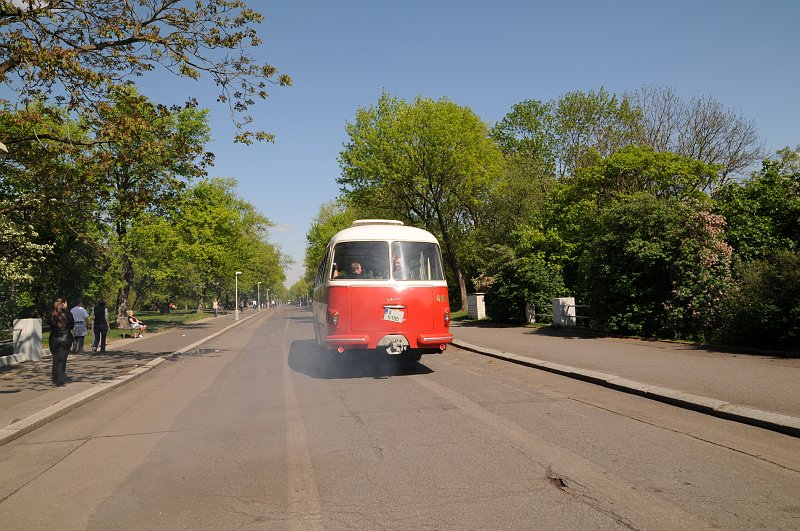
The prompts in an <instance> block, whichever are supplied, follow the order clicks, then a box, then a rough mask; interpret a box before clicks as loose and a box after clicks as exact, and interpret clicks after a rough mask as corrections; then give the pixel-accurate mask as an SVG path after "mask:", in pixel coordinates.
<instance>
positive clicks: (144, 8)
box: [0, 0, 291, 144]
mask: <svg viewBox="0 0 800 531" xmlns="http://www.w3.org/2000/svg"><path fill="white" fill-rule="evenodd" d="M263 18H264V17H263V16H262V15H261V14H259V13H258V12H256V11H254V10H253V9H250V8H248V7H247V5H246V3H245V2H244V1H241V0H197V1H194V2H188V1H185V0H154V1H146V0H135V1H129V2H115V1H103V2H98V1H95V0H73V1H72V2H69V3H65V2H59V1H55V0H44V1H41V2H39V1H27V0H26V1H22V2H20V1H11V0H2V1H0V83H3V84H5V85H6V86H7V87H9V88H10V89H11V90H12V91H13V92H15V93H17V94H19V95H20V97H21V98H22V101H23V103H25V104H27V102H28V101H29V100H31V99H36V98H47V99H50V98H52V99H53V101H55V102H57V103H59V104H63V105H64V106H65V107H67V108H68V109H70V110H78V111H79V112H81V113H83V114H93V110H92V108H93V106H94V105H95V104H96V103H97V102H101V101H104V100H106V99H107V97H106V94H107V93H108V91H111V90H114V88H115V87H117V86H118V85H119V84H120V83H123V82H125V81H126V80H129V79H133V78H135V77H138V76H141V75H143V74H144V73H146V72H148V71H151V70H154V69H155V68H156V66H161V67H163V68H164V69H166V70H167V71H169V72H171V73H173V74H175V75H178V76H182V77H186V78H190V79H198V78H200V77H202V76H203V75H208V76H210V77H211V79H212V80H213V81H214V83H215V85H216V86H217V87H219V90H220V94H219V96H218V101H220V102H224V103H227V104H228V105H229V108H230V111H231V114H232V115H238V114H241V115H242V118H241V119H238V120H235V123H236V126H237V129H238V131H239V132H238V133H237V135H236V140H237V141H239V142H244V143H251V142H252V141H253V140H265V139H266V140H271V139H272V135H270V134H267V133H264V132H253V131H248V130H246V129H244V126H246V125H248V124H249V123H250V122H251V121H252V118H251V117H250V116H249V115H247V113H248V111H249V109H250V107H251V106H252V105H253V104H254V103H255V100H256V99H259V98H260V99H264V98H266V97H267V92H266V87H267V84H268V83H269V84H277V85H281V86H283V85H290V84H291V78H290V77H289V76H287V75H286V74H280V73H279V72H278V70H277V69H276V68H275V67H273V66H271V65H269V64H266V63H260V62H258V61H256V60H255V59H254V58H253V56H252V55H251V54H250V53H249V51H250V50H251V49H252V48H254V47H257V46H259V45H260V44H261V39H260V38H259V37H258V34H257V32H256V28H255V26H256V25H257V24H259V23H260V22H261V21H262V20H263ZM28 138H30V137H25V136H23V137H16V138H8V137H6V139H5V140H4V141H5V143H6V144H13V143H16V142H19V141H22V140H26V139H28ZM40 138H41V137H40Z"/></svg>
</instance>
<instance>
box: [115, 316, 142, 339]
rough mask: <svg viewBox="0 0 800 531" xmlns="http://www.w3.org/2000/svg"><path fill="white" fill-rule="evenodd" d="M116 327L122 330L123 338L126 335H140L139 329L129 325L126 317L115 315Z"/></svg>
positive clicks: (134, 336) (133, 336)
mask: <svg viewBox="0 0 800 531" xmlns="http://www.w3.org/2000/svg"><path fill="white" fill-rule="evenodd" d="M117 328H119V329H120V330H122V337H123V338H125V337H126V336H131V337H132V338H136V337H140V336H141V335H142V331H141V330H139V329H138V328H134V327H133V326H131V323H130V322H128V318H127V317H117Z"/></svg>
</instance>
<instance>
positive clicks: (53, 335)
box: [47, 297, 75, 386]
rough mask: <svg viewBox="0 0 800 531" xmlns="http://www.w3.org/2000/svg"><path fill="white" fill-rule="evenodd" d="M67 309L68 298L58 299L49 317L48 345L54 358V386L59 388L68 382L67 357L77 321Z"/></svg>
mask: <svg viewBox="0 0 800 531" xmlns="http://www.w3.org/2000/svg"><path fill="white" fill-rule="evenodd" d="M67 308H68V306H67V298H66V297H57V298H56V300H55V302H53V308H52V309H51V310H50V314H49V315H48V317H47V321H48V324H49V325H50V338H49V339H48V342H47V343H48V346H49V347H50V354H51V355H52V357H53V370H52V379H53V385H58V386H62V385H64V384H65V383H66V381H67V356H68V355H69V349H70V347H72V341H73V337H72V329H73V328H74V327H75V320H74V319H73V318H72V313H71V312H70V311H69V310H68V309H67Z"/></svg>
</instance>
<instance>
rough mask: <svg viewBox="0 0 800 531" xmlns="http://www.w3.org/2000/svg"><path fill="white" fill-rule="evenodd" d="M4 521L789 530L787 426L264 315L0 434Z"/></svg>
mask: <svg viewBox="0 0 800 531" xmlns="http://www.w3.org/2000/svg"><path fill="white" fill-rule="evenodd" d="M0 470H2V471H3V473H2V475H0V522H2V527H3V528H4V529H32V528H46V527H47V528H56V529H133V528H135V529H205V528H209V529H212V528H213V529H231V528H236V527H242V528H246V529H353V528H356V529H376V528H389V529H396V528H397V529H400V528H402V529H418V528H440V529H540V528H552V529H587V528H591V529H611V528H634V529H677V528H686V529H703V528H710V527H721V528H737V529H738V528H744V529H747V528H749V529H765V528H798V527H800V439H798V438H794V437H790V436H787V435H782V434H780V433H774V432H770V431H766V430H762V429H759V428H756V427H752V426H747V425H743V424H737V423H732V422H729V421H726V420H723V419H717V418H713V417H708V416H705V415H702V414H699V413H696V412H692V411H687V410H683V409H678V408H674V407H672V406H669V405H666V404H662V403H659V402H654V401H651V400H647V399H644V398H641V397H637V396H633V395H628V394H623V393H619V392H616V391H614V390H611V389H606V388H602V387H598V386H595V385H592V384H589V383H585V382H581V381H576V380H571V379H568V378H564V377H561V376H558V375H555V374H550V373H546V372H541V371H537V370H533V369H530V368H528V367H524V366H520V365H515V364H509V363H504V362H502V361H499V360H495V359H492V358H487V357H484V356H480V355H478V354H475V353H472V352H466V351H462V350H459V349H457V348H452V349H448V350H447V351H446V352H445V353H444V354H441V355H431V356H424V357H423V359H422V361H421V362H420V363H418V364H412V365H408V366H403V365H399V364H398V363H396V362H395V361H394V360H389V359H384V358H382V357H376V356H375V355H360V356H359V355H349V356H345V357H343V358H330V357H326V356H323V355H322V354H321V353H320V352H318V351H317V349H316V348H315V345H314V341H313V331H312V328H311V325H310V313H309V312H308V310H307V309H288V310H285V311H276V312H265V313H264V314H263V315H259V316H257V317H254V318H251V319H249V320H247V321H246V322H244V323H242V324H241V325H239V326H237V327H236V328H234V329H232V330H231V331H230V332H227V333H225V334H223V335H220V336H218V337H216V338H214V339H212V340H211V341H210V342H208V343H206V344H204V345H203V346H202V348H200V349H199V350H197V351H193V352H191V353H187V354H184V355H181V356H178V357H175V358H172V359H170V360H168V361H167V362H164V363H162V364H161V365H160V366H159V367H158V369H157V370H154V371H151V372H149V373H148V374H146V375H144V376H142V377H140V378H138V379H136V380H134V381H132V382H130V383H129V384H127V385H125V386H123V387H120V388H119V389H116V390H115V391H114V392H112V393H108V394H106V395H103V396H101V397H99V398H97V399H95V400H93V401H92V402H89V403H87V404H85V405H83V406H82V407H80V408H78V409H76V410H74V411H72V412H70V413H69V414H68V415H65V416H63V417H61V418H59V419H57V420H54V421H52V422H50V423H49V424H47V425H46V426H43V427H41V428H39V429H37V430H36V431H34V432H32V433H29V434H27V435H24V436H22V437H20V438H19V439H16V440H14V441H12V442H10V443H8V444H7V445H5V446H3V447H2V448H1V449H0Z"/></svg>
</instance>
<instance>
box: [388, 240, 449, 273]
mask: <svg viewBox="0 0 800 531" xmlns="http://www.w3.org/2000/svg"><path fill="white" fill-rule="evenodd" d="M392 278H394V279H395V280H444V273H443V272H442V261H441V254H440V252H439V246H438V245H436V244H435V243H428V242H392Z"/></svg>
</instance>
